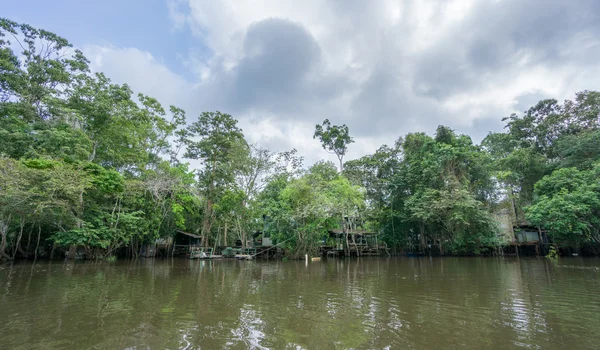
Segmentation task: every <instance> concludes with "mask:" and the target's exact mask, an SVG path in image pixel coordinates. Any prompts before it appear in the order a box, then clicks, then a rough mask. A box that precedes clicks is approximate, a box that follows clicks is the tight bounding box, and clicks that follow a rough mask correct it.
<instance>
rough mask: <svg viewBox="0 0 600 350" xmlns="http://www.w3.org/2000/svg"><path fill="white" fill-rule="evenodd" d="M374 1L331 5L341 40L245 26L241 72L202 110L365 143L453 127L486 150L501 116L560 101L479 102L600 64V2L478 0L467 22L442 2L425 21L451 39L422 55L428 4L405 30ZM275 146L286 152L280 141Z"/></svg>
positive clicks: (530, 95)
mask: <svg viewBox="0 0 600 350" xmlns="http://www.w3.org/2000/svg"><path fill="white" fill-rule="evenodd" d="M377 4H379V5H381V4H382V3H379V2H378V3H377ZM377 4H373V6H368V3H365V2H359V1H355V2H352V3H351V4H350V5H348V4H347V3H346V2H341V1H334V2H330V3H329V4H328V5H327V6H329V7H328V8H329V9H331V10H332V11H333V12H334V13H336V14H337V15H338V16H337V18H334V19H332V20H331V22H330V23H327V24H325V28H327V31H329V32H328V35H330V36H329V39H330V38H331V37H335V38H339V40H337V41H336V42H333V43H332V42H331V41H317V39H315V37H314V36H313V35H312V34H311V32H310V30H309V29H310V28H307V27H306V26H305V25H308V24H305V23H301V22H295V21H291V20H288V19H283V18H270V19H264V20H260V21H257V22H254V23H253V24H251V25H250V26H249V27H248V28H246V31H245V36H244V40H243V47H242V51H243V56H242V58H241V59H240V60H239V61H238V62H237V65H236V66H235V67H233V68H232V69H229V70H227V69H222V70H221V71H220V72H215V74H214V80H213V83H212V84H206V85H204V86H203V87H202V88H201V91H202V93H203V94H204V97H203V98H202V100H203V102H202V104H203V105H206V106H219V108H221V109H223V110H226V111H229V112H231V113H232V114H234V115H235V116H237V117H240V118H244V116H249V115H252V116H253V117H254V118H261V115H269V116H270V117H271V118H274V120H273V121H274V123H276V124H277V125H285V123H286V122H290V121H291V122H295V121H298V122H300V121H302V122H306V123H309V124H315V123H318V122H321V121H322V120H323V119H325V118H329V119H331V120H332V121H333V122H334V123H338V124H342V123H345V124H347V125H348V126H349V127H350V128H351V132H352V134H353V135H354V136H355V137H358V138H360V137H366V138H371V139H377V138H378V137H379V136H381V137H382V138H384V137H386V138H396V137H397V136H400V135H403V134H405V133H407V132H415V131H426V132H429V133H433V132H434V131H435V129H436V127H437V126H438V125H448V126H450V127H452V128H455V129H457V132H460V133H469V134H471V135H472V137H473V140H475V141H479V140H481V139H482V138H483V137H485V135H486V134H487V133H488V131H490V130H491V131H500V130H502V126H503V124H504V123H503V122H501V119H502V118H503V117H506V116H508V114H510V112H509V111H510V110H511V109H512V108H515V109H516V110H517V111H523V110H525V109H527V108H529V107H530V106H531V105H533V104H535V103H536V102H537V101H538V100H539V99H541V98H548V97H555V98H559V97H558V96H546V95H545V93H543V92H540V91H543V89H544V88H545V86H540V87H539V91H538V90H535V89H534V91H532V92H527V93H523V91H524V90H518V91H515V93H514V95H513V96H507V94H506V92H505V93H504V95H503V96H502V98H503V99H504V100H502V101H501V102H499V103H490V104H489V106H487V105H485V104H482V103H480V101H478V100H476V99H477V98H478V97H477V96H478V94H481V93H482V92H485V91H486V89H492V90H491V91H495V90H494V89H495V88H496V87H507V86H508V87H510V86H512V85H511V84H512V83H514V81H515V80H517V79H518V78H519V77H520V76H521V75H522V74H526V73H528V72H530V71H532V70H534V69H536V68H539V67H544V71H549V72H550V73H549V74H551V72H552V70H554V69H560V68H564V67H567V68H569V69H572V67H578V68H580V69H581V71H582V72H586V71H589V70H591V69H593V67H596V66H597V64H598V63H597V62H598V61H599V60H600V40H599V39H598V38H600V1H596V0H580V1H572V2H567V1H562V0H544V1H542V0H529V1H524V0H504V1H477V2H476V3H475V5H474V7H473V8H471V9H470V10H469V12H468V13H467V14H466V17H464V18H462V19H460V20H458V21H456V22H452V23H451V24H448V23H447V22H444V19H445V18H446V16H447V10H448V2H447V1H441V0H440V1H433V2H431V4H433V6H434V7H433V10H432V11H431V13H430V16H429V17H427V19H426V20H427V21H428V22H427V23H426V24H427V26H429V27H431V28H436V26H438V25H441V24H440V23H444V26H445V27H443V29H444V32H443V33H441V34H440V35H436V36H435V38H434V39H433V40H432V41H431V42H427V43H426V44H427V45H426V48H425V49H418V50H412V49H413V48H412V47H411V45H415V43H414V40H415V39H414V38H419V35H418V34H419V30H422V28H421V27H422V26H420V24H422V23H417V22H415V21H416V20H415V19H414V18H420V17H418V16H417V15H418V12H419V11H420V9H419V6H418V5H420V4H421V3H420V2H419V1H406V2H403V3H402V6H401V13H402V16H401V19H400V20H399V21H398V22H397V23H387V22H385V23H384V21H382V18H384V17H385V16H387V15H388V14H387V13H386V12H384V11H385V10H386V9H385V8H384V7H382V6H377ZM417 24H419V25H417ZM320 39H322V38H321V37H320ZM411 40H413V41H411ZM337 44H340V46H339V47H341V48H344V47H347V48H350V49H349V52H350V53H351V54H352V59H353V60H354V61H353V62H352V63H353V65H347V66H344V65H345V64H347V63H346V62H340V67H341V68H340V69H336V70H335V71H334V72H333V71H332V70H331V69H329V68H327V67H326V65H325V57H326V56H327V55H328V54H329V55H330V54H331V50H332V48H331V46H327V45H334V47H336V48H337V47H338V46H336V45H337ZM344 45H345V46H344ZM330 56H331V55H330ZM569 72H570V70H569ZM531 79H537V78H536V77H533V78H531ZM583 81H587V80H583ZM580 85H581V84H580ZM566 86H569V85H568V84H567V85H566ZM586 88H589V89H594V88H598V87H596V86H589V87H586ZM505 89H506V88H505ZM527 89H531V88H527ZM574 92H575V91H566V93H569V94H573V93H574ZM509 93H510V92H509ZM519 94H521V95H519ZM471 95H472V96H473V100H472V101H469V98H470V96H471ZM341 96H343V97H344V98H340V97H341ZM456 101H458V103H457V104H455V102H456ZM465 101H466V102H465ZM471 104H472V105H473V106H474V107H473V108H471ZM449 105H450V106H455V105H458V106H463V107H458V108H449V107H448V106H449ZM205 109H206V108H205ZM209 109H213V108H209ZM474 110H476V111H478V112H473V111H474ZM474 113H481V115H477V114H475V115H474ZM310 136H311V135H304V136H303V137H306V138H310ZM268 142H272V143H281V146H280V147H275V146H276V145H275V144H274V145H273V146H274V147H275V148H280V149H285V148H288V147H286V146H285V145H283V143H285V142H286V140H283V139H273V140H271V141H268Z"/></svg>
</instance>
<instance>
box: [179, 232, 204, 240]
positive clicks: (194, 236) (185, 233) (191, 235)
mask: <svg viewBox="0 0 600 350" xmlns="http://www.w3.org/2000/svg"><path fill="white" fill-rule="evenodd" d="M177 232H178V233H181V234H184V235H186V236H190V237H192V238H202V236H198V235H195V234H193V233H189V232H185V231H181V230H177Z"/></svg>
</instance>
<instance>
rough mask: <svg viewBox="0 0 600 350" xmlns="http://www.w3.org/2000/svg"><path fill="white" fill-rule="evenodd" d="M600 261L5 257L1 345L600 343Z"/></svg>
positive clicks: (0, 274) (0, 282)
mask: <svg viewBox="0 0 600 350" xmlns="http://www.w3.org/2000/svg"><path fill="white" fill-rule="evenodd" d="M599 287H600V261H599V260H598V259H564V260H561V261H560V262H559V263H555V262H552V261H548V260H545V259H539V260H536V259H531V260H526V259H522V260H514V259H491V258H487V259H483V258H482V259H476V258H468V259H460V258H456V259H455V258H445V259H430V258H422V259H360V260H329V261H323V262H320V263H309V264H308V266H306V265H305V264H304V262H281V261H271V262H259V261H253V262H247V261H197V260H152V259H147V260H136V261H122V262H117V263H97V262H90V263H75V262H65V263H48V262H44V263H38V264H15V265H10V264H7V265H2V266H0V293H1V294H0V307H1V311H2V312H1V313H0V314H1V315H2V317H0V347H2V348H10V349H12V348H15V349H42V348H43V349H59V348H60V349H63V348H114V349H126V348H129V349H145V348H152V349H162V348H181V349H197V348H204V349H224V348H227V349H247V348H253V349H285V348H289V349H321V348H337V349H342V348H360V349H367V348H369V349H372V348H378V349H383V348H392V349H395V348H419V349H423V348H448V347H456V348H482V347H486V348H499V349H505V348H517V347H528V348H544V349H552V348H555V349H562V348H565V347H571V348H578V349H579V348H590V349H592V348H596V346H597V344H598V342H599V341H600V336H599V335H598V332H597V330H598V329H600V297H599V296H598V293H597V290H598V288H599Z"/></svg>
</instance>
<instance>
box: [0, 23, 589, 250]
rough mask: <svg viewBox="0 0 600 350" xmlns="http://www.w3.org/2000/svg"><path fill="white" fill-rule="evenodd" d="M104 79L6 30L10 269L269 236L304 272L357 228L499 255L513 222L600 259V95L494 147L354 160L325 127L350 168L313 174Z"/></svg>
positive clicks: (557, 109)
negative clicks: (195, 239)
mask: <svg viewBox="0 0 600 350" xmlns="http://www.w3.org/2000/svg"><path fill="white" fill-rule="evenodd" d="M88 64H89V61H88V60H87V59H86V57H85V56H84V54H83V53H82V52H81V51H79V50H77V49H74V48H73V46H72V45H71V44H70V43H69V42H68V41H67V40H66V39H64V38H62V37H60V36H57V35H55V34H53V33H50V32H48V31H45V30H41V29H36V28H32V27H31V26H28V25H26V24H19V23H15V22H12V21H10V20H6V19H1V20H0V236H1V242H0V260H12V259H16V258H37V257H50V256H54V257H58V256H64V252H65V251H67V250H68V249H69V248H72V247H78V248H79V249H84V250H85V252H86V256H87V257H88V258H106V257H111V256H115V255H117V254H122V252H123V251H128V252H130V253H131V255H133V256H135V255H136V254H137V252H138V251H139V247H141V246H142V245H144V244H149V243H150V244H151V243H153V242H155V241H156V240H157V239H158V238H161V237H169V236H172V235H173V234H174V233H175V232H176V230H182V231H186V232H192V233H196V234H198V235H200V236H201V237H202V240H203V242H204V244H206V245H213V244H215V242H216V241H218V242H219V244H220V245H222V246H227V245H233V244H234V242H235V241H237V240H240V241H241V242H246V241H247V239H248V237H249V236H250V235H251V234H253V233H255V232H258V231H261V232H262V231H264V232H262V234H264V235H269V236H270V237H272V239H273V240H274V241H276V242H280V243H282V245H281V247H282V248H283V249H284V250H285V251H286V253H287V254H288V255H289V256H292V257H293V256H300V255H302V256H303V255H304V254H305V253H315V252H316V250H317V249H318V247H319V245H320V244H321V242H322V239H323V237H324V235H325V234H326V233H327V232H328V230H331V229H336V228H340V226H341V225H342V226H346V225H347V226H348V227H350V228H360V229H363V230H368V231H370V232H377V233H379V234H380V237H381V239H383V240H384V241H385V242H386V243H387V245H388V246H389V247H390V248H393V249H394V250H395V251H396V252H409V251H415V250H420V249H423V248H424V247H425V246H431V245H434V246H436V247H437V249H438V251H439V253H441V254H485V253H490V252H494V251H497V250H498V249H499V248H501V247H502V246H503V245H505V244H507V242H508V241H509V240H508V239H507V235H506V234H503V232H502V228H501V226H500V224H499V220H498V218H499V217H501V216H504V217H508V218H509V219H510V222H511V226H512V225H518V224H525V223H527V224H530V225H534V226H538V227H541V228H543V229H544V230H546V231H547V232H548V236H549V238H550V239H551V240H552V242H553V243H554V244H556V245H557V246H559V247H566V248H576V249H579V248H582V247H594V246H595V245H596V244H597V243H599V242H600V92H596V91H582V92H579V93H576V94H575V98H574V99H573V100H566V101H564V102H563V103H562V104H561V103H559V102H558V101H556V100H553V99H548V100H542V101H540V102H538V103H537V104H536V105H535V106H533V107H531V108H530V109H529V110H527V111H525V112H524V113H522V114H513V115H511V116H508V117H506V118H504V119H503V120H504V121H505V123H506V126H505V131H504V132H500V133H490V134H489V135H488V136H487V137H486V138H485V139H484V140H483V141H482V142H481V144H480V145H477V144H474V143H473V141H472V140H471V138H470V137H469V136H468V135H461V134H457V133H456V132H455V131H454V130H452V129H450V128H448V127H445V126H439V127H438V128H437V131H436V133H435V134H434V135H433V136H429V135H426V134H424V133H410V134H408V135H405V136H402V137H399V138H398V139H397V141H396V142H395V143H394V144H393V145H383V146H381V147H380V148H379V149H378V150H377V151H376V152H375V153H374V154H371V155H367V156H364V157H362V158H360V159H354V160H348V161H344V156H345V155H346V151H347V149H348V147H352V142H353V139H352V137H351V132H350V130H349V129H348V127H347V126H345V125H341V126H338V125H334V124H332V123H331V122H329V120H325V121H324V122H323V123H322V124H320V125H317V126H316V128H315V133H314V135H309V136H314V138H316V139H318V140H319V141H321V143H322V145H323V148H324V151H323V152H324V154H326V153H325V152H326V151H327V152H331V153H335V154H336V155H337V157H338V159H339V166H338V165H337V164H334V163H331V162H326V161H320V162H317V163H316V164H313V165H311V166H308V167H306V166H305V165H304V164H303V158H302V157H301V156H300V155H299V154H298V152H297V151H296V150H290V151H287V152H280V153H277V152H273V151H272V150H269V149H265V148H263V147H261V146H260V145H257V144H250V143H249V142H248V141H247V140H246V138H245V137H244V134H243V131H242V130H241V129H240V128H239V126H238V125H237V121H236V120H235V119H234V117H232V116H231V115H228V114H226V113H222V112H219V111H215V112H204V113H202V114H201V115H200V116H186V114H185V111H183V110H182V109H180V108H178V107H175V106H170V107H168V108H166V107H165V106H162V105H161V104H160V102H159V101H157V100H156V99H154V98H152V97H150V96H145V95H143V94H137V95H135V94H134V92H133V91H132V90H131V89H130V88H129V86H127V85H126V84H123V85H119V84H115V83H113V82H111V80H110V79H109V78H107V77H106V76H105V75H103V74H102V73H97V72H91V71H90V68H89V65H88ZM401 117H402V116H401V115H399V119H400V118H401ZM500 117H502V116H499V118H500ZM190 164H194V167H192V166H191V165H190ZM265 218H267V220H268V224H265ZM120 252H121V253H120ZM61 254H62V255H61Z"/></svg>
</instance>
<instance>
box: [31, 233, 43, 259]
mask: <svg viewBox="0 0 600 350" xmlns="http://www.w3.org/2000/svg"><path fill="white" fill-rule="evenodd" d="M41 235H42V226H40V225H38V237H37V244H36V245H35V253H34V256H33V260H34V261H35V260H37V253H38V248H39V247H40V236H41Z"/></svg>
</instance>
